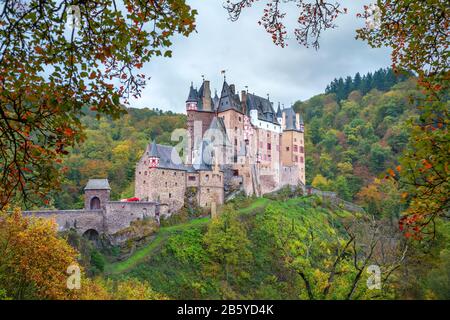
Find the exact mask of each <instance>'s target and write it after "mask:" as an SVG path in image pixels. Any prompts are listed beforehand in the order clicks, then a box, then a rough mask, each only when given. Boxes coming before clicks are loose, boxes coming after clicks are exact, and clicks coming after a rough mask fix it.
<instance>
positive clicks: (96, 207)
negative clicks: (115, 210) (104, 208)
mask: <svg viewBox="0 0 450 320" xmlns="http://www.w3.org/2000/svg"><path fill="white" fill-rule="evenodd" d="M99 209H100V199H99V198H98V197H93V198H92V199H91V210H99Z"/></svg>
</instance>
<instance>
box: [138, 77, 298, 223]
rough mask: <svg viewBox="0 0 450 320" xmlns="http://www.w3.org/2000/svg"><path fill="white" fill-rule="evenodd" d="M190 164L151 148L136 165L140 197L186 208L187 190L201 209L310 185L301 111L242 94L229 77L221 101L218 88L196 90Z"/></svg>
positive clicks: (191, 101) (186, 157)
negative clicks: (231, 198)
mask: <svg viewBox="0 0 450 320" xmlns="http://www.w3.org/2000/svg"><path fill="white" fill-rule="evenodd" d="M186 113H187V132H186V137H185V139H184V140H185V141H184V146H183V147H184V148H183V159H182V158H181V157H180V155H179V151H180V150H177V149H176V148H175V147H171V146H165V145H160V144H156V143H155V142H153V143H151V144H149V145H148V146H147V148H146V150H145V152H144V154H143V155H142V157H141V159H140V161H139V162H138V163H137V166H136V174H135V196H136V197H137V198H139V199H141V200H145V201H154V202H158V203H164V204H167V210H168V212H167V214H171V213H172V212H174V211H176V210H179V209H180V208H181V207H182V206H183V204H184V202H185V201H186V197H185V195H186V191H187V189H188V188H190V190H192V194H193V195H191V198H193V199H194V200H195V201H196V202H197V204H198V205H199V206H201V207H211V206H212V205H216V204H222V203H224V201H225V198H226V196H227V195H229V194H231V193H233V192H234V191H243V192H245V194H246V195H256V196H260V195H262V194H265V193H268V192H272V191H276V190H277V189H279V188H281V187H283V186H285V185H295V186H297V185H302V186H304V184H305V148H304V123H303V119H302V117H301V116H300V115H299V114H298V113H295V111H294V110H293V108H292V107H291V108H286V109H281V108H280V104H279V103H278V108H277V111H275V109H274V105H273V102H271V101H270V100H269V98H263V97H260V96H257V95H255V94H250V93H248V92H247V91H241V94H240V95H239V94H238V93H237V92H236V90H235V86H234V85H233V84H230V85H229V84H228V83H227V81H226V79H224V82H223V86H222V90H221V93H220V97H219V96H218V95H217V92H216V93H215V95H214V97H212V95H211V89H210V82H209V81H207V80H203V83H202V84H201V86H200V88H199V89H198V90H197V89H195V88H194V87H193V84H192V83H191V86H190V88H189V94H188V97H187V100H186Z"/></svg>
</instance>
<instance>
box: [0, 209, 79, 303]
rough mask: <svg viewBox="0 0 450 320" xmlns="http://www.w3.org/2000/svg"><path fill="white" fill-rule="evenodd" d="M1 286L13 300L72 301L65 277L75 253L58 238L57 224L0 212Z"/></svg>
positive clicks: (15, 211) (19, 213) (51, 221)
mask: <svg viewBox="0 0 450 320" xmlns="http://www.w3.org/2000/svg"><path fill="white" fill-rule="evenodd" d="M0 244H1V246H0V247H1V249H0V286H1V287H2V289H4V290H5V291H6V296H7V297H10V298H13V299H73V298H75V292H74V291H70V290H69V289H68V288H67V278H68V276H69V275H68V274H67V273H66V271H67V268H68V267H69V266H70V265H76V264H77V260H76V251H75V250H74V249H73V248H72V247H71V246H70V245H68V244H67V242H65V240H64V239H62V238H60V237H58V236H57V233H56V222H55V221H53V220H49V219H38V218H32V217H23V216H22V214H21V212H20V211H19V210H18V209H16V210H14V212H12V213H8V212H6V211H4V210H2V211H0Z"/></svg>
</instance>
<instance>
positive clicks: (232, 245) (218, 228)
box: [204, 205, 252, 298]
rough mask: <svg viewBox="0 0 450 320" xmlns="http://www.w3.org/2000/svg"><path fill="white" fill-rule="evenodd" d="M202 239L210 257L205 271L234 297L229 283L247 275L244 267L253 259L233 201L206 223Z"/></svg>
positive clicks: (226, 295)
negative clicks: (218, 280) (219, 281)
mask: <svg viewBox="0 0 450 320" xmlns="http://www.w3.org/2000/svg"><path fill="white" fill-rule="evenodd" d="M204 243H205V245H206V248H207V249H206V251H207V252H208V254H209V256H210V257H211V264H210V265H209V266H208V268H207V272H209V273H211V274H213V275H214V276H216V277H218V278H219V279H221V280H222V281H223V282H224V284H223V286H224V287H223V288H222V290H221V291H222V292H224V293H223V294H224V296H225V297H227V298H230V297H233V296H234V294H233V292H232V291H233V290H232V289H231V288H232V286H233V285H235V284H236V283H238V282H239V280H240V279H243V278H246V277H248V274H247V272H246V269H247V268H248V264H249V263H250V261H251V259H252V253H251V251H250V241H249V240H248V238H247V231H246V229H245V227H244V225H243V224H242V223H241V221H240V220H239V217H238V214H237V212H236V211H234V209H233V208H232V205H229V206H228V207H226V208H225V210H224V212H222V213H221V215H220V216H219V217H217V218H214V219H213V220H212V221H211V223H210V224H209V225H208V231H207V232H206V234H205V236H204ZM229 287H231V288H229Z"/></svg>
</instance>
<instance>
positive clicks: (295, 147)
mask: <svg viewBox="0 0 450 320" xmlns="http://www.w3.org/2000/svg"><path fill="white" fill-rule="evenodd" d="M297 151H298V147H297V145H296V144H294V152H297Z"/></svg>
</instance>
